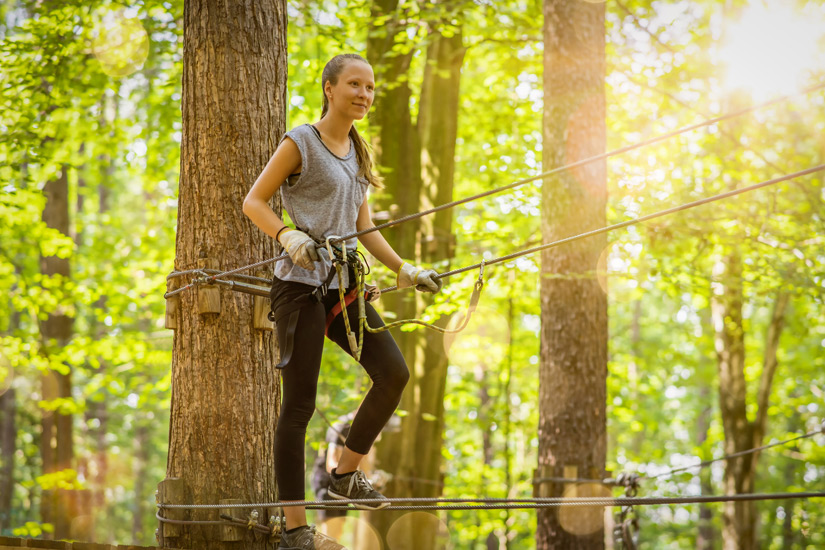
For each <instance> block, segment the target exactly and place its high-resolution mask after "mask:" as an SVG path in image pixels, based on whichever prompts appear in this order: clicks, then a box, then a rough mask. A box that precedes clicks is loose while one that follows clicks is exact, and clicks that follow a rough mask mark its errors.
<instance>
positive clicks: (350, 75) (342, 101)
mask: <svg viewBox="0 0 825 550" xmlns="http://www.w3.org/2000/svg"><path fill="white" fill-rule="evenodd" d="M324 93H326V94H327V98H328V99H329V109H330V111H332V110H335V111H336V112H338V113H340V114H342V115H344V116H346V117H348V118H352V119H353V120H361V119H362V118H364V116H365V115H366V114H367V112H368V111H369V110H370V107H371V106H372V100H373V98H374V96H375V77H374V76H373V73H372V67H370V66H369V65H368V64H366V63H363V62H361V61H349V62H347V64H346V65H344V69H343V70H342V71H341V74H339V75H338V83H337V84H335V85H334V86H333V85H332V83H331V82H329V81H327V82H326V84H325V85H324Z"/></svg>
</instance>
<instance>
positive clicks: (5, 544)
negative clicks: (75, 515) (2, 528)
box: [0, 537, 171, 550]
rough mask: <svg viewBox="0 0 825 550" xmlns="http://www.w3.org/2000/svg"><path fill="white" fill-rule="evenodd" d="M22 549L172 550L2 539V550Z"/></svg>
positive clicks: (0, 545)
mask: <svg viewBox="0 0 825 550" xmlns="http://www.w3.org/2000/svg"><path fill="white" fill-rule="evenodd" d="M20 548H46V549H52V550H171V549H164V548H159V547H157V546H134V545H131V544H96V543H94V542H66V541H62V540H39V539H16V538H12V537H0V550H19V549H20Z"/></svg>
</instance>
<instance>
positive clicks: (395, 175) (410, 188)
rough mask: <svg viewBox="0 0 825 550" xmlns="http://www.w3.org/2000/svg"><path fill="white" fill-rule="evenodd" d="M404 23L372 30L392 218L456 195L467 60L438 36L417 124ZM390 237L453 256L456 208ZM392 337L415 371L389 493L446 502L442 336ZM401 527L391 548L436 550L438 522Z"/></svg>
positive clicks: (379, 9)
mask: <svg viewBox="0 0 825 550" xmlns="http://www.w3.org/2000/svg"><path fill="white" fill-rule="evenodd" d="M442 3H443V4H445V6H446V8H447V9H448V10H449V9H452V6H453V3H451V2H442ZM396 10H399V8H398V3H397V1H395V0H390V1H387V0H382V1H379V2H376V3H374V5H373V15H374V16H379V15H381V14H393V13H395V14H396V15H399V14H398V13H396ZM398 21H399V18H398V17H395V18H393V19H392V20H391V21H390V22H389V23H388V24H387V26H388V29H389V32H387V33H386V35H385V36H379V35H378V34H375V33H373V34H372V36H371V38H370V40H369V42H368V54H369V59H370V62H371V63H372V64H373V67H374V68H375V70H376V79H377V80H378V81H379V82H380V83H381V84H382V85H386V86H387V91H386V92H385V93H384V94H383V95H382V96H381V97H380V98H379V99H378V100H377V101H376V110H375V114H374V115H373V124H377V126H378V128H377V130H378V132H377V137H376V139H375V142H374V149H375V153H376V157H377V160H378V163H379V164H380V165H381V167H382V170H383V173H384V176H385V178H386V179H385V183H386V190H385V194H384V195H383V198H382V199H381V200H380V201H379V204H382V202H383V204H382V206H383V207H384V209H386V210H388V211H389V212H390V214H391V217H398V215H399V214H408V213H412V212H416V211H418V210H419V209H420V208H422V207H423V208H426V207H430V206H433V205H435V204H441V203H443V202H448V201H449V200H451V198H452V189H453V173H454V154H455V140H456V132H457V120H458V89H459V79H460V68H461V65H462V63H463V58H464V49H463V47H462V38H461V35H460V33H457V34H456V35H455V36H453V37H451V38H446V37H444V36H442V35H441V34H440V33H439V32H438V31H437V30H434V31H433V33H432V42H431V44H430V46H429V47H428V50H427V64H426V68H425V74H424V81H423V83H422V92H421V100H420V102H419V115H418V120H417V123H416V125H415V126H414V125H413V123H412V118H411V114H410V110H409V102H410V93H411V92H410V88H409V86H408V84H407V78H408V69H409V63H410V60H411V59H412V53H408V54H400V55H399V54H398V53H397V52H392V51H391V47H392V44H393V41H394V37H395V36H396V35H397V34H399V33H403V32H404V31H405V28H404V27H403V26H402V24H401V23H399V22H398ZM445 71H446V74H447V75H448V76H446V77H444V76H442V74H443V73H444V72H445ZM417 227H418V228H419V229H417ZM386 233H387V238H388V240H389V241H390V242H391V243H392V244H393V246H394V247H396V250H397V251H398V252H399V254H400V255H401V256H402V257H404V258H407V259H410V260H412V261H416V262H417V261H425V262H436V261H443V260H447V259H448V258H449V257H450V256H451V255H452V245H451V242H452V213H451V212H449V211H448V212H442V213H440V214H438V215H436V216H434V217H429V218H424V219H422V223H421V224H420V225H418V224H403V225H401V226H398V227H396V228H393V229H391V230H389V231H387V232H386ZM417 298H419V297H417V296H415V295H414V293H410V292H399V293H395V294H393V295H388V296H387V297H386V298H385V299H383V300H384V308H385V310H386V311H388V312H393V313H395V314H396V315H397V316H398V318H410V317H414V316H415V315H416V312H417V310H418V307H417V305H423V304H421V303H419V304H417V303H416V300H417ZM422 301H423V300H422ZM446 321H447V320H446V319H445V320H443V321H442V324H443V323H446ZM394 337H395V338H396V340H397V341H398V343H399V346H400V347H401V350H402V352H403V353H404V357H405V359H406V360H407V364H408V366H409V367H410V370H411V373H412V376H411V378H410V384H409V386H408V388H407V390H406V391H405V393H404V397H403V399H402V402H401V405H400V408H401V409H403V410H406V411H407V412H408V415H407V416H405V417H404V419H403V423H402V431H401V433H399V434H393V435H389V436H387V437H384V438H382V441H381V443H380V445H379V447H378V452H377V455H378V456H377V463H378V467H379V468H383V469H386V470H388V471H392V473H394V474H395V475H396V478H395V479H394V480H393V481H392V482H391V483H390V485H389V487H388V488H387V491H386V492H387V494H388V495H390V496H393V497H403V496H416V497H433V496H438V495H440V494H441V486H440V484H439V483H438V481H439V480H440V478H441V474H440V471H441V445H442V432H443V427H444V391H445V383H446V373H447V358H446V356H445V354H444V352H443V350H444V346H443V339H442V338H441V335H436V334H435V333H431V332H429V331H427V332H426V333H421V332H416V333H406V332H395V333H394ZM421 480H424V481H425V482H424V483H422V482H421ZM400 515H402V514H395V513H391V512H380V513H375V514H371V517H370V520H371V521H372V522H373V523H374V524H375V525H376V527H377V528H378V530H379V532H381V533H384V535H385V536H386V533H387V532H388V529H389V528H390V526H391V525H393V524H394V523H396V522H397V520H398V518H399V517H400ZM397 525H398V526H401V525H406V527H407V529H406V530H405V531H404V532H403V533H395V534H394V536H393V544H394V546H393V548H395V547H398V548H399V550H403V548H407V546H398V544H399V543H400V544H406V545H409V546H408V547H409V548H433V549H434V548H437V547H438V544H439V543H438V542H437V529H436V526H437V521H435V520H433V521H418V522H411V523H409V524H407V523H404V522H399V523H397ZM399 528H400V527H396V530H398V529H399ZM400 541H403V542H400Z"/></svg>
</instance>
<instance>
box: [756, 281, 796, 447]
mask: <svg viewBox="0 0 825 550" xmlns="http://www.w3.org/2000/svg"><path fill="white" fill-rule="evenodd" d="M790 298H791V297H790V294H789V293H788V292H787V291H784V290H780V291H779V294H777V296H776V302H774V306H773V314H772V315H771V322H770V324H769V325H768V334H767V335H766V337H765V357H764V359H763V364H762V376H761V378H760V379H759V393H758V394H757V398H756V405H757V409H756V420H754V423H753V428H754V430H753V443H754V445H761V444H762V438H763V437H764V435H765V423H766V422H767V418H768V405H769V401H770V397H771V387H772V386H773V377H774V374H776V367H777V365H778V360H777V358H776V355H777V352H778V351H779V339H780V337H781V336H782V329H783V328H784V327H785V313H786V312H787V310H788V303H789V302H790Z"/></svg>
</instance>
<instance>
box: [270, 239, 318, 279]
mask: <svg viewBox="0 0 825 550" xmlns="http://www.w3.org/2000/svg"><path fill="white" fill-rule="evenodd" d="M278 241H279V242H280V243H281V246H283V247H284V248H285V249H286V251H287V254H289V258H290V259H291V260H292V263H294V264H295V265H297V266H298V267H303V268H304V269H307V270H309V271H315V263H314V262H319V261H321V256H319V255H318V250H317V246H318V245H317V244H316V242H315V241H314V240H313V239H312V237H310V236H309V235H307V234H306V233H304V232H303V231H298V230H297V229H287V230H285V231H282V232H281V234H280V236H279V237H278Z"/></svg>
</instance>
